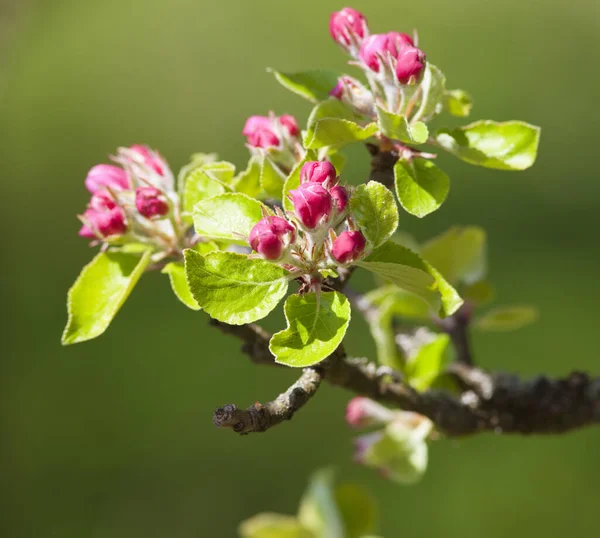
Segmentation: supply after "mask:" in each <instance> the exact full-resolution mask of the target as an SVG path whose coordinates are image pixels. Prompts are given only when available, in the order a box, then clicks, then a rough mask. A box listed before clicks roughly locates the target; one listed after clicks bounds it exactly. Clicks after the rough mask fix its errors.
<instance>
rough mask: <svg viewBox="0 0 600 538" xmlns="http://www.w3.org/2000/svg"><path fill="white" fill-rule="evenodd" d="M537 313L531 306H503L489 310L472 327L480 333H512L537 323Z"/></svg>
mask: <svg viewBox="0 0 600 538" xmlns="http://www.w3.org/2000/svg"><path fill="white" fill-rule="evenodd" d="M538 317H539V313H538V311H537V309H535V308H534V307H532V306H505V307H498V308H495V309H493V310H490V311H489V312H487V313H486V314H484V315H483V316H482V317H480V318H478V319H477V320H476V321H475V323H474V326H475V327H476V328H477V329H480V330H482V331H498V332H503V331H514V330H516V329H520V328H521V327H525V326H527V325H530V324H531V323H534V322H535V321H537V319H538Z"/></svg>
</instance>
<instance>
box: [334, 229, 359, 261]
mask: <svg viewBox="0 0 600 538" xmlns="http://www.w3.org/2000/svg"><path fill="white" fill-rule="evenodd" d="M366 244H367V241H366V239H365V236H364V235H363V234H362V233H361V232H359V231H349V230H347V231H345V232H342V233H341V234H340V235H339V236H338V237H337V238H336V239H335V241H334V242H333V245H332V247H331V255H332V256H333V259H334V260H335V261H337V262H338V263H349V262H353V261H355V260H357V259H358V258H360V256H361V255H362V253H363V252H364V250H365V246H366Z"/></svg>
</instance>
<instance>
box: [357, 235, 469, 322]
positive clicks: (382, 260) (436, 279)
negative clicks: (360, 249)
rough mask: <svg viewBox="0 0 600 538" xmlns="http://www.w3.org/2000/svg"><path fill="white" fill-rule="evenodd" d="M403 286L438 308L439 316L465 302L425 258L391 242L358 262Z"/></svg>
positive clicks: (450, 311)
mask: <svg viewBox="0 0 600 538" xmlns="http://www.w3.org/2000/svg"><path fill="white" fill-rule="evenodd" d="M356 265H358V266H359V267H363V268H364V269H367V270H369V271H371V272H373V273H376V274H378V275H379V276H381V277H383V278H384V279H386V280H389V281H390V282H391V283H392V284H396V285H397V286H400V287H401V288H402V289H404V290H406V291H409V292H411V293H413V294H415V295H417V296H418V297H420V298H421V299H423V300H424V301H425V302H427V303H428V304H429V305H430V306H431V308H433V309H434V310H438V312H439V315H440V317H446V316H449V315H451V314H453V313H454V312H456V311H457V310H458V309H459V308H460V306H461V305H462V303H463V301H462V299H461V298H460V297H459V295H458V293H457V292H456V290H455V289H454V288H453V287H452V286H451V285H450V284H449V283H448V282H447V281H446V280H445V279H444V277H443V276H442V275H441V274H440V273H439V272H438V271H436V270H435V269H434V268H433V267H432V266H431V265H429V264H428V263H427V262H426V261H424V260H423V259H421V258H420V257H419V256H418V255H417V254H415V253H414V252H412V251H410V250H408V249H407V248H405V247H403V246H401V245H397V244H396V243H393V242H391V241H388V242H387V243H384V244H383V245H381V246H380V247H379V248H377V249H375V250H374V251H373V252H372V253H371V254H370V255H369V256H368V257H367V258H365V259H364V260H361V261H359V262H357V263H356Z"/></svg>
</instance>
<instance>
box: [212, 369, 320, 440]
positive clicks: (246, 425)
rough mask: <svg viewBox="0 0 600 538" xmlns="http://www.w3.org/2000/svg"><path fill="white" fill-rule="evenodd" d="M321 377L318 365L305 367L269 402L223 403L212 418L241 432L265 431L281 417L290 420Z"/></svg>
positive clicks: (314, 391)
mask: <svg viewBox="0 0 600 538" xmlns="http://www.w3.org/2000/svg"><path fill="white" fill-rule="evenodd" d="M322 379H323V370H322V369H320V368H305V369H304V370H303V371H302V375H301V376H300V377H299V378H298V380H297V381H296V382H295V383H294V384H293V385H292V386H291V387H290V388H289V389H288V390H286V391H285V392H283V393H282V394H280V395H279V396H278V397H277V398H275V400H273V401H272V402H269V403H266V404H264V405H261V404H260V403H258V402H256V403H255V404H254V405H251V406H250V407H248V409H238V408H237V407H236V406H235V405H233V404H228V405H225V406H223V407H220V408H219V409H217V410H215V412H214V413H213V422H214V424H215V426H217V427H218V428H232V429H233V431H234V432H236V433H241V434H247V433H251V432H264V431H267V430H268V429H269V428H272V427H273V426H277V424H280V423H282V422H283V421H284V420H290V419H291V418H292V417H293V416H294V414H295V413H296V411H298V410H299V409H300V408H301V407H302V406H304V404H306V402H308V400H310V399H311V398H312V397H313V396H314V394H315V393H316V392H317V389H318V388H319V385H320V384H321V381H322Z"/></svg>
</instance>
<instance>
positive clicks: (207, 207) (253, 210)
mask: <svg viewBox="0 0 600 538" xmlns="http://www.w3.org/2000/svg"><path fill="white" fill-rule="evenodd" d="M263 211H267V212H269V213H270V210H269V209H268V208H267V206H265V205H264V204H262V203H260V202H259V201H258V200H254V199H253V198H250V197H249V196H246V195H245V194H241V193H225V194H220V195H218V196H213V197H212V198H207V199H205V200H201V201H200V202H198V203H197V204H196V205H195V206H194V227H195V228H196V232H197V233H198V234H199V235H201V236H203V237H206V238H208V239H220V240H224V241H231V242H232V243H236V244H238V245H246V244H248V241H247V239H246V238H247V237H248V235H250V230H252V227H253V226H254V225H255V224H256V223H257V222H258V221H259V220H260V219H261V218H262V217H263Z"/></svg>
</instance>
